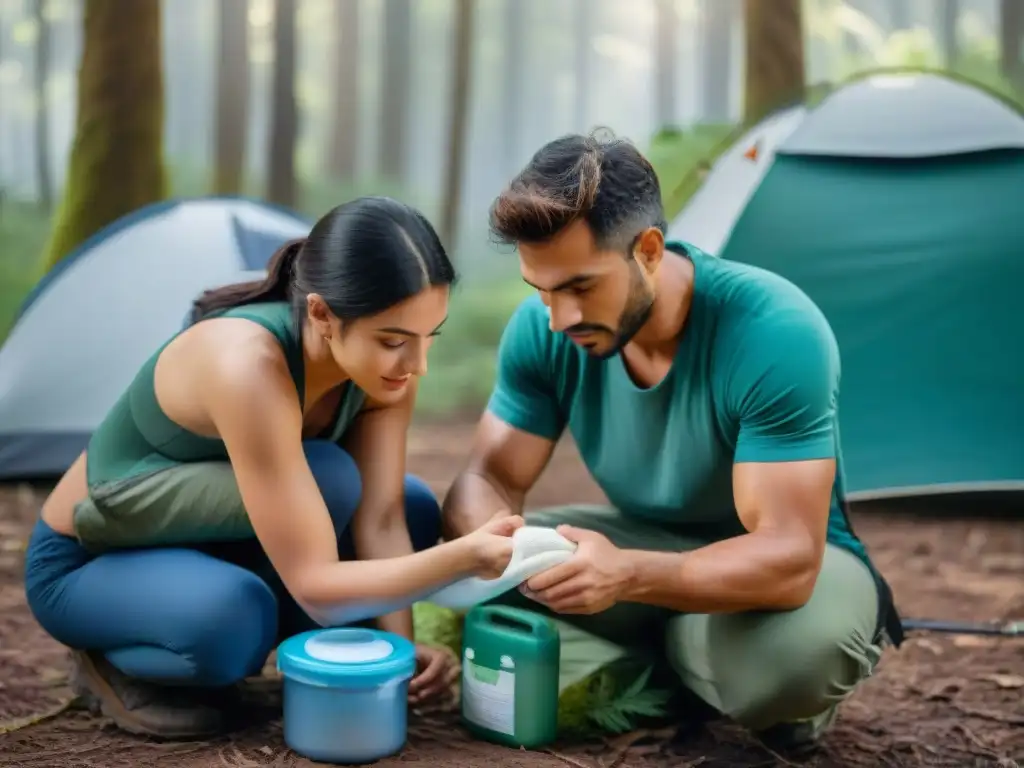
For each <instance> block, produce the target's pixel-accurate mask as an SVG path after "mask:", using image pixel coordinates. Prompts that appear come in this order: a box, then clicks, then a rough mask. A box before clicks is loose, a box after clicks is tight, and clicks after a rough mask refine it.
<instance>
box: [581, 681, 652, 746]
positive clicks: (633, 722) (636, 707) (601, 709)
mask: <svg viewBox="0 0 1024 768" xmlns="http://www.w3.org/2000/svg"><path fill="white" fill-rule="evenodd" d="M653 671H654V668H653V667H648V668H647V669H645V670H644V671H643V672H641V673H640V675H639V676H637V678H636V679H635V680H634V681H633V682H632V683H630V684H629V685H628V686H626V687H625V688H624V689H621V690H620V689H619V686H618V684H617V683H618V677H619V676H618V675H616V674H615V671H614V669H613V668H607V667H606V668H605V669H603V670H601V672H600V673H599V674H598V678H597V681H596V685H595V686H594V688H595V690H594V694H593V698H591V700H590V702H588V703H589V706H588V707H587V710H586V715H587V719H588V720H589V721H590V722H591V723H592V724H593V725H594V726H596V728H597V729H598V730H600V731H602V732H605V733H624V732H626V731H630V730H632V729H633V728H636V727H637V725H638V723H637V721H638V720H639V719H642V718H647V717H651V718H656V717H663V716H664V715H665V714H666V704H667V703H668V701H669V699H670V697H671V693H670V692H669V691H666V690H659V689H657V688H653V687H650V681H651V674H652V672H653Z"/></svg>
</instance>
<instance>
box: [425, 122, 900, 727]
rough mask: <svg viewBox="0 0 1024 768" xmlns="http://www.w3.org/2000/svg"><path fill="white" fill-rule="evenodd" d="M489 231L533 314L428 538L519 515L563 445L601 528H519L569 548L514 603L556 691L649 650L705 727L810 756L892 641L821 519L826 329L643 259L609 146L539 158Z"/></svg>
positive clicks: (576, 514) (829, 514)
mask: <svg viewBox="0 0 1024 768" xmlns="http://www.w3.org/2000/svg"><path fill="white" fill-rule="evenodd" d="M491 226H492V230H493V231H494V233H495V234H496V235H497V236H498V237H499V238H500V239H502V240H503V241H505V242H507V243H512V244H515V245H516V246H518V250H519V259H520V267H521V271H522V275H523V279H524V280H525V281H526V282H527V283H528V284H530V285H531V286H533V287H534V288H536V290H537V292H538V294H539V295H538V296H533V297H530V298H529V299H527V300H526V301H524V302H523V303H522V304H521V305H520V306H519V307H518V309H517V310H516V311H515V313H514V314H513V316H512V318H511V320H510V322H509V324H508V326H507V328H506V329H505V332H504V335H503V337H502V341H501V344H500V348H499V352H498V361H497V381H496V384H495V388H494V391H493V394H492V396H491V399H490V402H489V405H488V407H487V411H486V413H485V414H484V416H483V418H482V421H481V422H480V425H479V428H478V432H477V436H476V439H475V443H474V445H473V448H472V453H471V457H470V459H469V464H468V467H467V468H466V469H465V471H463V472H462V473H461V474H460V475H459V476H458V478H457V479H456V481H455V482H454V484H453V486H452V488H451V490H450V492H449V494H448V496H447V498H446V500H445V504H444V521H445V529H446V535H447V536H449V537H454V536H461V535H464V534H466V533H467V532H469V531H471V530H473V529H475V528H477V527H478V526H480V525H482V524H483V523H484V522H485V521H486V520H487V519H488V518H490V517H491V516H492V515H494V514H495V513H501V512H505V513H508V514H518V513H520V512H521V511H522V506H523V499H524V497H525V495H526V493H527V492H528V491H529V490H530V488H531V487H532V486H533V484H534V483H535V481H536V480H537V478H538V476H539V475H540V474H541V472H542V471H543V469H544V468H545V466H546V464H547V462H548V460H549V458H550V456H551V453H552V450H553V448H554V447H555V444H556V442H557V440H558V439H559V437H560V436H561V435H562V434H563V432H564V430H565V429H566V428H568V430H569V431H570V432H571V434H572V436H573V438H574V440H575V442H576V444H577V446H578V448H579V450H580V454H581V456H582V458H583V461H584V462H585V464H586V466H587V468H588V470H589V471H590V472H591V474H592V476H593V477H594V478H595V480H596V481H597V483H598V484H599V486H600V487H601V488H602V490H603V491H604V493H605V495H606V496H607V497H608V499H609V500H610V502H611V505H612V506H611V507H609V508H602V507H593V506H589V507H588V506H571V507H564V508H558V509H549V510H542V511H539V512H536V513H531V515H530V517H529V518H528V522H530V523H532V524H539V525H549V526H557V527H558V530H559V531H560V532H562V533H563V534H564V535H565V536H566V537H568V538H569V539H571V540H573V541H575V542H577V543H578V549H577V551H576V554H575V555H574V556H573V558H572V559H571V560H570V561H568V562H567V563H565V564H563V565H559V566H556V567H554V568H551V569H549V570H548V571H546V572H544V573H542V574H540V575H538V576H535V577H534V578H532V579H530V580H529V582H528V583H527V584H526V585H524V588H523V591H524V594H526V595H527V596H528V597H529V598H531V599H532V600H533V601H534V602H533V603H532V606H533V607H534V608H535V609H538V610H546V611H549V612H551V613H553V614H556V615H558V617H559V619H562V620H566V621H568V622H571V623H570V624H568V625H567V624H562V626H561V629H562V639H563V650H562V665H563V670H565V671H566V672H567V673H568V674H571V675H575V676H576V677H577V678H579V677H581V676H584V675H586V674H589V673H591V672H593V671H594V670H595V669H596V668H598V667H600V666H602V665H603V664H605V663H607V662H609V661H611V660H613V659H615V658H617V657H618V656H621V655H623V654H625V653H626V652H627V651H626V649H627V648H628V647H629V646H634V645H640V644H643V643H644V642H647V641H650V640H651V639H652V638H653V639H655V640H656V641H657V642H659V643H661V645H660V647H661V648H662V650H663V652H664V653H665V654H666V655H667V660H668V662H669V663H670V664H671V666H672V668H673V669H674V670H675V671H676V672H677V673H678V675H679V677H680V678H681V680H682V682H683V683H684V685H685V686H686V687H688V688H689V689H690V690H692V691H693V692H694V693H696V694H697V695H698V696H700V697H701V698H702V699H703V700H704V701H705V702H706V703H707V704H709V705H711V706H712V707H713V708H715V709H716V710H718V711H719V712H721V713H724V714H725V715H727V716H730V717H732V718H733V719H735V720H736V721H737V722H739V723H741V724H743V725H745V726H747V727H748V728H750V729H752V730H753V731H755V732H757V733H758V734H759V735H760V736H761V737H762V738H763V739H764V740H765V741H766V742H769V743H772V744H774V745H777V746H780V747H781V746H787V747H797V746H804V745H807V744H809V743H813V742H814V741H815V740H816V738H817V737H818V735H820V733H821V732H822V731H823V730H824V728H825V727H826V726H827V725H828V724H829V723H830V722H831V720H832V719H833V716H834V713H835V709H836V705H837V704H838V703H839V702H840V700H841V699H843V698H844V697H845V696H846V695H847V694H849V693H850V692H851V691H852V690H853V689H854V687H855V686H856V685H857V684H858V683H859V682H860V681H861V680H863V679H864V678H866V677H867V676H868V675H870V674H871V673H872V671H873V669H874V667H875V664H876V662H877V661H878V659H879V657H880V655H881V652H882V648H883V645H884V644H885V642H887V641H889V642H893V643H896V644H899V642H900V641H901V635H900V629H899V620H898V617H897V615H896V613H895V611H894V609H893V607H892V601H891V594H890V591H889V589H888V586H887V585H886V584H885V582H884V580H883V579H882V578H881V576H880V575H879V574H878V573H877V572H876V571H875V569H874V568H873V566H872V565H871V562H870V560H869V559H868V556H867V553H866V551H865V549H864V546H863V545H862V544H861V542H860V541H859V540H858V539H857V538H856V536H855V535H854V533H853V531H852V530H851V528H850V525H849V522H848V520H847V518H846V515H845V512H844V506H843V502H842V492H841V491H842V489H841V483H842V472H841V467H840V461H841V458H840V447H839V435H838V430H837V401H838V396H839V378H840V362H839V353H838V349H837V345H836V341H835V338H834V337H833V335H832V332H831V330H830V328H829V326H828V323H827V322H826V320H825V318H824V317H823V315H822V314H821V313H820V312H819V310H818V309H817V308H816V306H815V305H814V304H813V303H812V302H811V301H810V299H809V298H808V297H807V296H806V295H805V294H803V293H802V292H801V291H800V290H798V289H797V288H796V287H795V286H794V285H792V284H791V283H789V282H787V281H785V280H784V279H782V278H780V277H779V276H776V275H773V274H771V273H768V272H766V271H763V270H759V269H756V268H752V267H750V266H746V265H742V264H739V263H733V262H727V261H723V260H720V259H717V258H714V257H712V256H710V255H708V254H705V253H702V252H701V251H700V250H699V249H697V248H694V247H692V246H690V245H687V244H684V243H666V242H665V236H664V232H665V229H666V222H665V218H664V212H663V209H662V202H661V193H660V189H659V185H658V180H657V177H656V176H655V173H654V170H653V168H652V167H651V165H650V163H649V162H647V160H646V159H645V158H644V157H643V156H642V155H641V154H640V153H639V152H638V151H637V150H636V149H635V148H634V147H633V146H632V145H631V144H629V143H628V142H626V141H623V140H617V139H607V140H602V139H600V138H597V137H594V136H590V137H584V136H569V137H566V138H562V139H558V140H556V141H553V142H551V143H550V144H548V145H546V146H545V147H543V148H542V149H541V150H540V151H539V152H537V154H536V155H535V156H534V157H533V158H532V160H531V161H530V163H529V164H528V165H527V166H526V168H525V169H524V170H523V171H522V172H521V173H520V174H519V175H518V176H517V177H516V178H515V179H514V180H513V181H512V183H511V184H510V185H509V186H508V188H507V189H506V190H505V191H504V192H503V193H502V194H501V195H500V196H499V197H498V199H497V200H496V201H495V203H494V205H493V207H492V210H491ZM765 247H771V243H766V244H765ZM513 597H514V598H517V599H521V598H519V597H518V596H516V595H515V594H514V593H513ZM565 684H568V683H567V681H566V680H565V679H563V685H565Z"/></svg>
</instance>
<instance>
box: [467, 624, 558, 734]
mask: <svg viewBox="0 0 1024 768" xmlns="http://www.w3.org/2000/svg"><path fill="white" fill-rule="evenodd" d="M559 650H560V642H559V637H558V628H557V627H556V626H555V625H554V623H553V622H551V621H550V620H548V619H546V618H544V617H543V616H540V615H538V614H536V613H532V612H530V611H524V610H521V609H518V608H511V607H508V606H503V605H482V606H477V607H475V608H473V609H472V610H470V611H469V613H468V614H467V616H466V621H465V624H464V626H463V630H462V721H463V723H464V724H465V726H466V728H467V729H468V730H469V731H470V732H471V733H472V734H473V735H475V736H477V737H478V738H481V739H484V740H487V741H492V742H496V743H498V744H505V745H506V746H510V747H524V748H526V749H534V748H536V747H540V746H543V745H545V744H549V743H551V742H552V741H554V740H555V737H556V736H557V734H558V671H559V670H558V654H559Z"/></svg>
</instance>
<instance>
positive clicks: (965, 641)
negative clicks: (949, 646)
mask: <svg viewBox="0 0 1024 768" xmlns="http://www.w3.org/2000/svg"><path fill="white" fill-rule="evenodd" d="M992 644H993V640H992V638H990V637H985V636H982V635H959V636H957V637H954V638H953V645H955V646H956V647H957V648H988V647H989V646H990V645H992Z"/></svg>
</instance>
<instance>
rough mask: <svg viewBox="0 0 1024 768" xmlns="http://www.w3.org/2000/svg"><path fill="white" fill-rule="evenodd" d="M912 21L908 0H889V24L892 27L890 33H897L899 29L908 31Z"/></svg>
mask: <svg viewBox="0 0 1024 768" xmlns="http://www.w3.org/2000/svg"><path fill="white" fill-rule="evenodd" d="M912 21H913V14H911V12H910V0H889V24H891V25H892V28H891V29H890V30H889V31H890V32H897V31H899V30H901V29H910V24H911V22H912Z"/></svg>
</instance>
